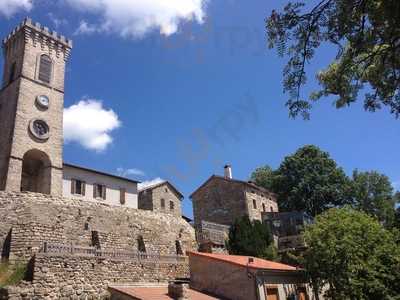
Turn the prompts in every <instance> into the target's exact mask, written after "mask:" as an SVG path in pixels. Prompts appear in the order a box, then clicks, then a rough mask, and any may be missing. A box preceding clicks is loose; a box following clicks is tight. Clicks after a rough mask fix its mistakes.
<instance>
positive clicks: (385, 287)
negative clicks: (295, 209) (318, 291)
mask: <svg viewBox="0 0 400 300" xmlns="http://www.w3.org/2000/svg"><path fill="white" fill-rule="evenodd" d="M304 236H305V240H306V243H307V245H308V249H307V250H306V251H305V253H304V266H305V269H306V271H307V274H308V276H309V277H310V279H311V280H312V282H313V284H314V286H318V287H319V288H322V287H325V288H328V290H327V296H328V297H329V298H330V299H382V300H385V299H387V300H389V299H390V300H394V299H400V284H399V280H400V248H399V246H398V245H396V243H395V238H394V236H393V234H392V233H391V232H390V231H388V230H386V229H384V228H383V226H382V225H381V224H379V222H378V221H377V220H376V219H375V218H372V217H370V216H368V215H367V214H365V213H364V212H361V211H358V210H353V209H351V208H349V207H345V208H341V209H337V208H333V209H330V210H328V211H326V212H325V213H323V214H321V215H319V216H318V217H317V218H316V222H315V224H313V225H311V226H309V227H307V228H306V230H305V233H304Z"/></svg>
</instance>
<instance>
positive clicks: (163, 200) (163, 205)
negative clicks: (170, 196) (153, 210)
mask: <svg viewBox="0 0 400 300" xmlns="http://www.w3.org/2000/svg"><path fill="white" fill-rule="evenodd" d="M161 208H162V209H165V199H161Z"/></svg>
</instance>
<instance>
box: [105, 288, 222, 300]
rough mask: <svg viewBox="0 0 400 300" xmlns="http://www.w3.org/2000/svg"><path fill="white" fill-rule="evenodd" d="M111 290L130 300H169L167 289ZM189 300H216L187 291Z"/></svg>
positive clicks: (193, 291) (196, 292)
mask: <svg viewBox="0 0 400 300" xmlns="http://www.w3.org/2000/svg"><path fill="white" fill-rule="evenodd" d="M111 289H113V290H116V291H118V292H120V293H123V294H125V295H127V296H131V297H132V300H171V299H172V298H171V297H169V296H168V287H166V286H164V287H112V288H111ZM189 296H190V300H218V299H219V298H215V297H211V296H208V295H206V294H203V293H200V292H198V291H195V290H192V289H190V290H189Z"/></svg>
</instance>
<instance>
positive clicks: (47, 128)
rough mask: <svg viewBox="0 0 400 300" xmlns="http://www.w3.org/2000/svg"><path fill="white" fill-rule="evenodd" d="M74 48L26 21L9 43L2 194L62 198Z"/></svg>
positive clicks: (1, 118) (2, 109) (1, 100)
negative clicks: (67, 79)
mask: <svg viewBox="0 0 400 300" xmlns="http://www.w3.org/2000/svg"><path fill="white" fill-rule="evenodd" d="M71 48H72V42H71V41H70V40H68V39H66V38H65V37H64V36H60V35H58V34H57V33H56V32H52V31H49V29H48V28H47V27H42V26H41V25H40V24H34V23H32V21H31V20H30V19H26V20H25V21H24V22H23V23H22V24H20V25H19V26H18V27H17V28H16V29H15V30H14V31H13V32H12V33H10V34H9V35H8V36H7V38H6V39H5V40H4V41H3V50H4V58H5V62H4V72H3V84H2V89H1V91H0V128H1V129H2V134H1V137H0V146H1V147H0V149H1V151H0V190H7V191H21V190H22V191H25V190H29V191H33V192H40V193H45V194H53V195H58V196H61V195H62V168H63V166H62V150H63V149H62V148H63V121H62V120H63V119H62V114H63V108H64V75H65V64H66V62H67V60H68V57H69V54H70V51H71Z"/></svg>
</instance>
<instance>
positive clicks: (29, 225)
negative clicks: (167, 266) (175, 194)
mask: <svg viewBox="0 0 400 300" xmlns="http://www.w3.org/2000/svg"><path fill="white" fill-rule="evenodd" d="M0 215H1V216H4V217H3V218H2V220H1V222H0V247H1V249H3V248H4V247H3V245H4V242H5V240H6V237H7V234H8V233H9V232H10V230H12V234H11V237H12V238H11V245H10V259H11V260H18V259H23V260H27V259H28V258H30V257H31V256H32V255H33V254H34V253H36V252H37V251H38V250H39V248H40V247H41V246H42V244H43V242H46V241H47V242H55V243H68V244H69V243H73V244H75V245H78V246H92V231H97V232H98V236H99V241H100V246H101V248H102V249H113V250H126V251H137V250H138V238H139V236H142V238H143V240H144V242H145V246H146V250H147V252H155V253H160V254H164V255H174V254H176V241H180V244H181V245H182V248H183V251H186V250H191V249H196V247H197V245H196V242H195V236H194V230H193V228H192V227H191V226H190V225H189V224H188V223H187V222H186V221H184V220H183V219H182V218H178V217H174V216H172V215H167V214H160V213H155V212H151V211H143V210H136V209H130V208H124V207H112V206H108V205H105V204H101V203H96V202H87V201H81V200H77V199H66V198H61V197H54V196H49V195H42V194H34V193H9V192H0Z"/></svg>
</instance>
